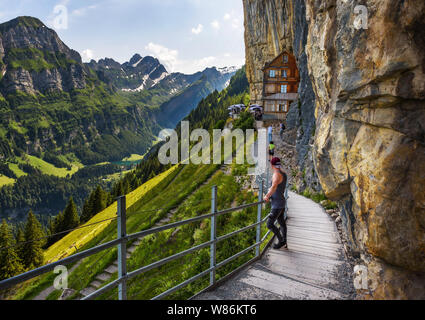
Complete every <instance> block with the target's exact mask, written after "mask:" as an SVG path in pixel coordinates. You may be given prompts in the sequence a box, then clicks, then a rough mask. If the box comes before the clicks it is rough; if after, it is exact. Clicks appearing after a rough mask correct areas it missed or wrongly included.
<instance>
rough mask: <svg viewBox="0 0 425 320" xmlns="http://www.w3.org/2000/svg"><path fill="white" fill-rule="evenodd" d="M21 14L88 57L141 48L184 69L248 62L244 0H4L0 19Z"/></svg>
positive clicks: (125, 55) (120, 55)
mask: <svg viewBox="0 0 425 320" xmlns="http://www.w3.org/2000/svg"><path fill="white" fill-rule="evenodd" d="M57 6H59V7H57ZM55 8H56V12H55ZM65 14H66V18H65V19H64V18H63V17H64V15H65ZM22 15H30V16H35V17H37V18H39V19H41V20H42V21H43V22H44V23H45V24H47V25H48V26H49V27H52V28H53V29H55V30H56V32H57V33H58V34H59V36H60V37H61V39H62V40H63V41H64V42H65V43H66V44H67V45H68V46H69V47H70V48H72V49H75V50H77V51H78V52H80V54H81V55H82V57H83V60H84V61H89V60H90V59H91V58H93V59H96V60H97V59H99V58H104V57H108V58H113V59H115V60H117V61H119V62H121V63H122V62H125V61H128V60H129V59H130V58H131V56H132V55H133V54H134V53H139V54H141V55H142V56H146V55H153V56H155V57H157V58H159V59H160V60H161V62H162V63H163V64H164V65H165V66H166V67H167V69H168V71H169V72H176V71H178V72H184V73H193V72H196V71H199V70H203V69H204V68H205V67H208V66H217V67H223V66H234V65H236V66H241V65H243V64H244V63H245V49H244V38H243V8H242V0H56V1H51V0H14V1H11V0H0V22H5V21H8V20H10V19H13V18H15V17H16V16H22Z"/></svg>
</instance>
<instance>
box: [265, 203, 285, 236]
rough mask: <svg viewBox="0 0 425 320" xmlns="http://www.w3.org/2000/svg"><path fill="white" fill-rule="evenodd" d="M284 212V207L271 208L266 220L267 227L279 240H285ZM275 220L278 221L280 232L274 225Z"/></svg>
mask: <svg viewBox="0 0 425 320" xmlns="http://www.w3.org/2000/svg"><path fill="white" fill-rule="evenodd" d="M284 213H285V209H272V211H271V213H270V217H269V220H268V221H267V228H269V229H270V230H271V231H273V233H274V234H275V235H276V237H277V238H278V239H279V242H286V222H285V217H284ZM276 220H277V222H279V225H280V232H279V229H278V228H277V227H276V226H275V225H274V224H275V222H276ZM281 232H282V233H281Z"/></svg>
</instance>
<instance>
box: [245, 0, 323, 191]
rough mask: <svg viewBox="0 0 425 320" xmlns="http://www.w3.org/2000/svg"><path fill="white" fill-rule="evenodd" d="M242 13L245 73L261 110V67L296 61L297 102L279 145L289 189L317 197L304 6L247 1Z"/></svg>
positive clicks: (317, 187)
mask: <svg viewBox="0 0 425 320" xmlns="http://www.w3.org/2000/svg"><path fill="white" fill-rule="evenodd" d="M244 11H245V44H246V70H247V77H248V81H249V83H250V91H251V101H252V102H253V103H259V104H262V101H261V99H262V90H263V72H262V70H261V69H262V68H263V67H264V65H265V64H266V63H268V62H270V61H272V60H273V59H274V58H275V57H276V56H277V55H279V54H280V53H281V52H282V51H288V52H290V53H292V54H293V55H294V56H295V57H296V60H297V66H298V69H299V71H300V78H301V81H300V85H299V87H300V91H299V100H297V101H295V102H294V103H293V104H292V105H291V108H290V112H289V113H288V116H287V121H286V130H285V133H284V135H283V137H282V138H283V139H282V140H283V141H278V142H277V143H278V145H279V146H281V148H280V149H281V156H282V161H283V162H284V165H285V167H286V168H287V170H288V171H289V173H290V176H291V177H292V179H291V184H292V185H293V187H295V188H296V189H297V191H299V192H303V191H304V190H305V189H306V188H308V189H310V190H312V191H314V192H320V191H321V187H320V183H319V181H318V177H317V174H316V172H315V169H314V165H313V158H312V145H313V138H314V134H315V125H316V124H315V117H314V108H315V94H314V91H313V87H312V83H311V81H310V78H309V76H308V67H307V55H306V51H305V49H304V48H305V45H306V42H307V32H308V25H307V22H306V16H305V5H304V2H303V1H281V0H276V1H251V0H246V1H244Z"/></svg>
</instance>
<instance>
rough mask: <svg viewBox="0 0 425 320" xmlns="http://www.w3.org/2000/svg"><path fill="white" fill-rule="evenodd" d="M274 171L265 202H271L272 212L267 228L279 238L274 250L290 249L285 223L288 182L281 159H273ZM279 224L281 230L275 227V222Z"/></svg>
mask: <svg viewBox="0 0 425 320" xmlns="http://www.w3.org/2000/svg"><path fill="white" fill-rule="evenodd" d="M271 167H272V169H273V178H272V186H271V188H270V190H269V192H268V193H267V194H266V195H265V197H264V201H266V202H269V201H270V200H271V212H270V217H269V219H268V221H267V228H269V229H270V230H271V231H272V232H273V233H274V234H275V235H276V237H277V239H278V243H276V244H274V245H273V249H280V248H282V247H283V248H286V249H287V248H288V245H287V242H286V233H287V228H286V222H285V217H284V215H285V207H286V199H285V189H286V182H287V180H288V176H287V174H286V173H285V172H284V171H282V165H281V162H280V159H279V158H276V157H275V158H273V159H272V161H271ZM276 220H277V222H278V223H279V225H280V230H279V228H277V227H276V226H275V222H276Z"/></svg>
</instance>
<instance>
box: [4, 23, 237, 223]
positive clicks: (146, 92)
mask: <svg viewBox="0 0 425 320" xmlns="http://www.w3.org/2000/svg"><path fill="white" fill-rule="evenodd" d="M0 70H1V71H2V77H1V79H0V163H1V166H0V204H1V207H0V216H1V217H3V218H9V219H12V220H14V221H20V220H22V217H24V216H25V215H26V213H27V212H28V210H29V209H30V208H31V209H33V210H34V211H35V212H36V213H37V214H38V215H40V217H41V218H42V219H43V221H44V223H46V221H47V218H48V217H49V216H52V215H56V214H57V212H58V211H60V210H62V209H63V208H64V207H65V205H66V201H67V199H69V198H70V197H71V196H73V197H74V199H75V201H76V204H77V206H78V207H79V208H80V209H81V208H82V205H83V202H84V198H85V197H86V196H87V193H88V191H89V190H90V189H94V188H95V187H96V186H97V185H100V186H101V187H102V188H104V189H106V190H110V189H111V188H112V186H113V184H114V183H115V182H117V181H118V180H119V179H120V177H122V176H124V175H125V174H126V173H128V172H129V170H131V169H132V168H134V167H135V166H136V165H137V164H138V163H139V162H140V160H141V159H142V155H144V154H146V152H148V150H149V149H150V148H151V147H152V146H153V145H154V144H155V143H156V142H157V134H158V133H159V131H160V130H161V129H162V128H167V127H169V128H174V127H175V125H176V124H177V123H178V122H179V121H180V120H181V119H183V118H184V117H185V116H187V115H188V114H189V113H190V111H191V110H193V109H194V108H195V107H196V106H197V104H198V103H199V101H200V100H201V99H202V98H204V97H206V96H207V95H208V94H209V93H211V92H213V91H214V90H222V89H224V88H225V86H226V85H227V84H228V83H229V80H230V78H231V76H232V75H234V73H235V71H236V69H235V68H226V69H217V68H207V69H205V70H204V71H199V72H197V73H195V74H192V75H186V74H182V73H168V72H167V70H166V69H165V67H164V66H163V65H162V64H161V63H160V62H159V60H158V59H156V58H154V57H151V56H146V57H141V56H140V55H139V54H135V55H134V56H133V57H132V58H131V59H130V60H129V61H128V62H125V63H123V64H120V63H118V62H116V61H114V60H113V59H110V58H105V59H100V60H99V61H97V62H96V61H95V60H92V61H90V62H89V63H83V62H82V59H81V56H80V54H79V53H78V52H76V51H74V50H72V49H70V48H68V47H67V46H66V44H65V43H63V42H62V41H61V39H60V38H59V37H58V35H57V34H56V32H55V31H54V30H52V29H49V28H48V27H46V26H45V25H44V24H43V22H41V21H40V20H38V19H36V18H33V17H18V18H16V19H13V20H11V21H9V22H6V23H3V24H1V25H0ZM82 169H86V170H82ZM77 172H80V174H78V175H76V173H77ZM88 173H89V174H88ZM29 179H32V181H33V182H32V185H34V184H37V185H40V184H43V183H45V182H46V181H60V184H62V185H63V186H64V188H63V189H60V190H62V192H60V194H57V196H59V197H56V200H54V199H53V198H52V197H51V196H50V195H49V192H50V191H51V189H50V188H47V189H46V190H44V191H41V192H37V191H31V190H32V188H29V187H30V185H31V183H30V185H28V180H29ZM70 179H71V180H74V182H72V181H71V182H70ZM36 180H37V181H36ZM76 180H78V181H76ZM43 181H44V182H43ZM49 183H50V182H49ZM84 184H85V185H84ZM24 186H25V187H24ZM2 187H4V188H2ZM27 187H28V188H29V189H27ZM22 188H25V189H26V190H27V191H26V192H29V194H28V195H27V196H24V195H22V197H20V196H19V194H21V192H19V190H18V189H22ZM35 189H38V188H37V187H36V188H35ZM11 195H13V196H11ZM49 198H50V200H49Z"/></svg>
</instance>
